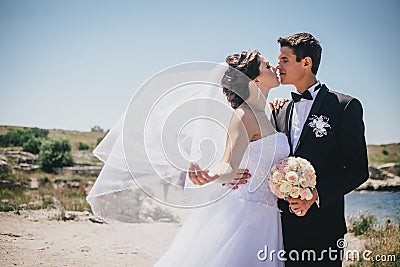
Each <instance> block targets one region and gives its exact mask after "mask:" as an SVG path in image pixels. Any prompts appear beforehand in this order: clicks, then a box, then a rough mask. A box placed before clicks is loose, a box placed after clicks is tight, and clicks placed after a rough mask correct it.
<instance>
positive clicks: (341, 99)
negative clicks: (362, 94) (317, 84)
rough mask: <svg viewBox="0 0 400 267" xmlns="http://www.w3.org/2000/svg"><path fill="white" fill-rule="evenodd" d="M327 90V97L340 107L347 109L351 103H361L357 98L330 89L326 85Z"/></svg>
mask: <svg viewBox="0 0 400 267" xmlns="http://www.w3.org/2000/svg"><path fill="white" fill-rule="evenodd" d="M324 86H325V88H326V89H327V95H328V96H329V99H330V100H331V101H334V102H337V104H339V105H340V106H343V107H346V106H347V105H348V104H349V103H350V102H360V101H359V100H358V99H357V98H355V97H353V96H350V95H347V94H344V93H341V92H338V91H334V90H331V89H329V88H328V87H327V86H326V85H324Z"/></svg>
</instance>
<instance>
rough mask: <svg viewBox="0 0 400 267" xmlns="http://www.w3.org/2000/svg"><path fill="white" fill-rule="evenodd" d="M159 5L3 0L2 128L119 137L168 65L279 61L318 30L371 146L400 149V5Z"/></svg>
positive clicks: (280, 92)
mask: <svg viewBox="0 0 400 267" xmlns="http://www.w3.org/2000/svg"><path fill="white" fill-rule="evenodd" d="M159 2H160V3H159ZM159 2H156V1H137V2H136V1H76V0H71V1H61V0H59V1H53V0H50V1H42V0H37V1H20V0H12V1H9V0H0V36H1V42H0V124H1V125H19V126H35V127H41V128H49V129H53V128H57V129H70V130H83V131H89V130H90V127H92V126H94V125H100V126H101V127H103V128H105V129H109V128H111V127H112V126H113V124H114V123H115V122H116V121H117V119H118V118H119V116H120V115H121V114H122V113H123V112H124V110H125V108H126V107H127V105H128V103H129V101H130V99H131V97H132V96H133V94H134V93H135V91H136V90H137V89H138V88H139V86H140V85H141V84H142V83H143V82H144V81H146V80H147V79H148V78H149V77H151V76H152V75H154V74H156V73H157V72H159V71H160V70H162V69H164V68H167V67H169V66H172V65H175V64H179V63H183V62H188V61H196V60H199V61H214V62H221V61H223V60H224V59H225V57H226V55H228V54H230V53H233V52H239V51H242V50H247V49H249V48H253V49H258V50H260V51H261V52H262V54H263V55H264V56H266V57H267V58H268V59H269V60H270V62H271V63H272V64H276V62H277V55H278V51H279V46H278V44H277V42H276V40H277V38H278V37H281V36H288V35H290V34H293V33H296V32H303V31H306V32H310V33H312V34H313V35H314V36H315V37H316V38H317V39H319V40H320V41H321V44H322V47H323V55H322V62H321V66H320V71H319V74H318V78H319V79H320V80H321V81H322V82H323V83H326V84H327V85H328V87H330V88H331V89H333V90H336V91H340V92H343V93H346V94H350V95H352V96H355V97H357V98H358V99H360V100H361V102H362V103H363V106H364V120H365V124H366V136H367V143H368V144H383V143H392V142H400V124H399V119H398V115H399V103H398V100H397V99H398V98H399V96H400V95H399V91H398V90H399V89H398V88H399V86H398V84H397V83H398V81H397V78H398V77H400V75H399V74H400V71H399V67H398V64H399V62H400V56H399V52H398V44H399V43H400V34H399V28H400V16H399V14H400V2H399V1H396V0H393V1H389V0H374V1H368V0H367V1H356V0H353V1H350V0H347V1H321V0H319V1H314V0H309V1H304V0H303V1H302V0H295V1H266V0H264V1H252V2H247V3H246V2H245V1H225V2H224V1H209V0H204V1H173V0H171V1H159ZM292 89H293V88H292V87H289V86H284V87H279V88H277V89H274V90H273V91H272V92H271V93H270V97H271V98H273V97H277V96H283V97H288V96H289V93H290V91H291V90H292Z"/></svg>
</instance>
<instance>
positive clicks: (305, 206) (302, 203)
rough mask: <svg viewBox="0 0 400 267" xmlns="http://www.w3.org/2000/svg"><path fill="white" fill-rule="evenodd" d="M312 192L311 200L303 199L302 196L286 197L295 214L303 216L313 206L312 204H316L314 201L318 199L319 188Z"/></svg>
mask: <svg viewBox="0 0 400 267" xmlns="http://www.w3.org/2000/svg"><path fill="white" fill-rule="evenodd" d="M311 192H312V194H313V197H312V199H311V200H301V199H300V198H291V197H288V198H286V200H287V201H288V202H289V204H290V208H291V209H292V211H293V213H294V214H296V215H297V216H299V217H303V216H305V215H306V214H307V211H308V210H309V209H310V208H311V206H312V204H314V202H315V201H316V200H317V199H318V192H317V189H313V190H312V191H311Z"/></svg>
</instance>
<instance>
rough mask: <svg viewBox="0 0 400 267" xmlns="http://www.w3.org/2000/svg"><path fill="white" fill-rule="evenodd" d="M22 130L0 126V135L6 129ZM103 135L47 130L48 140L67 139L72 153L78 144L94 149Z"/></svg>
mask: <svg viewBox="0 0 400 267" xmlns="http://www.w3.org/2000/svg"><path fill="white" fill-rule="evenodd" d="M10 128H14V129H22V128H23V127H16V126H0V135H2V134H5V133H7V131H8V129H10ZM104 135H105V133H101V132H79V131H70V130H58V129H51V130H49V138H56V139H67V140H69V141H70V143H71V149H72V152H75V151H77V150H78V144H79V142H81V143H84V144H87V145H88V146H90V147H91V148H95V147H96V145H97V142H98V139H99V138H103V137H104Z"/></svg>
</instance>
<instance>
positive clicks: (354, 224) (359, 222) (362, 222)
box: [349, 213, 378, 236]
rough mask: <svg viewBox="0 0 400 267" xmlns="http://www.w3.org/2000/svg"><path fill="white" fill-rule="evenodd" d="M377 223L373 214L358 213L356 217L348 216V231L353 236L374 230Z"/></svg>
mask: <svg viewBox="0 0 400 267" xmlns="http://www.w3.org/2000/svg"><path fill="white" fill-rule="evenodd" d="M377 223H378V220H377V219H376V216H375V215H372V214H369V213H360V214H359V215H358V216H357V217H356V218H350V227H349V231H350V232H353V233H354V235H355V236H358V235H362V234H367V233H368V232H370V231H373V230H374V228H375V226H376V225H377Z"/></svg>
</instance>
